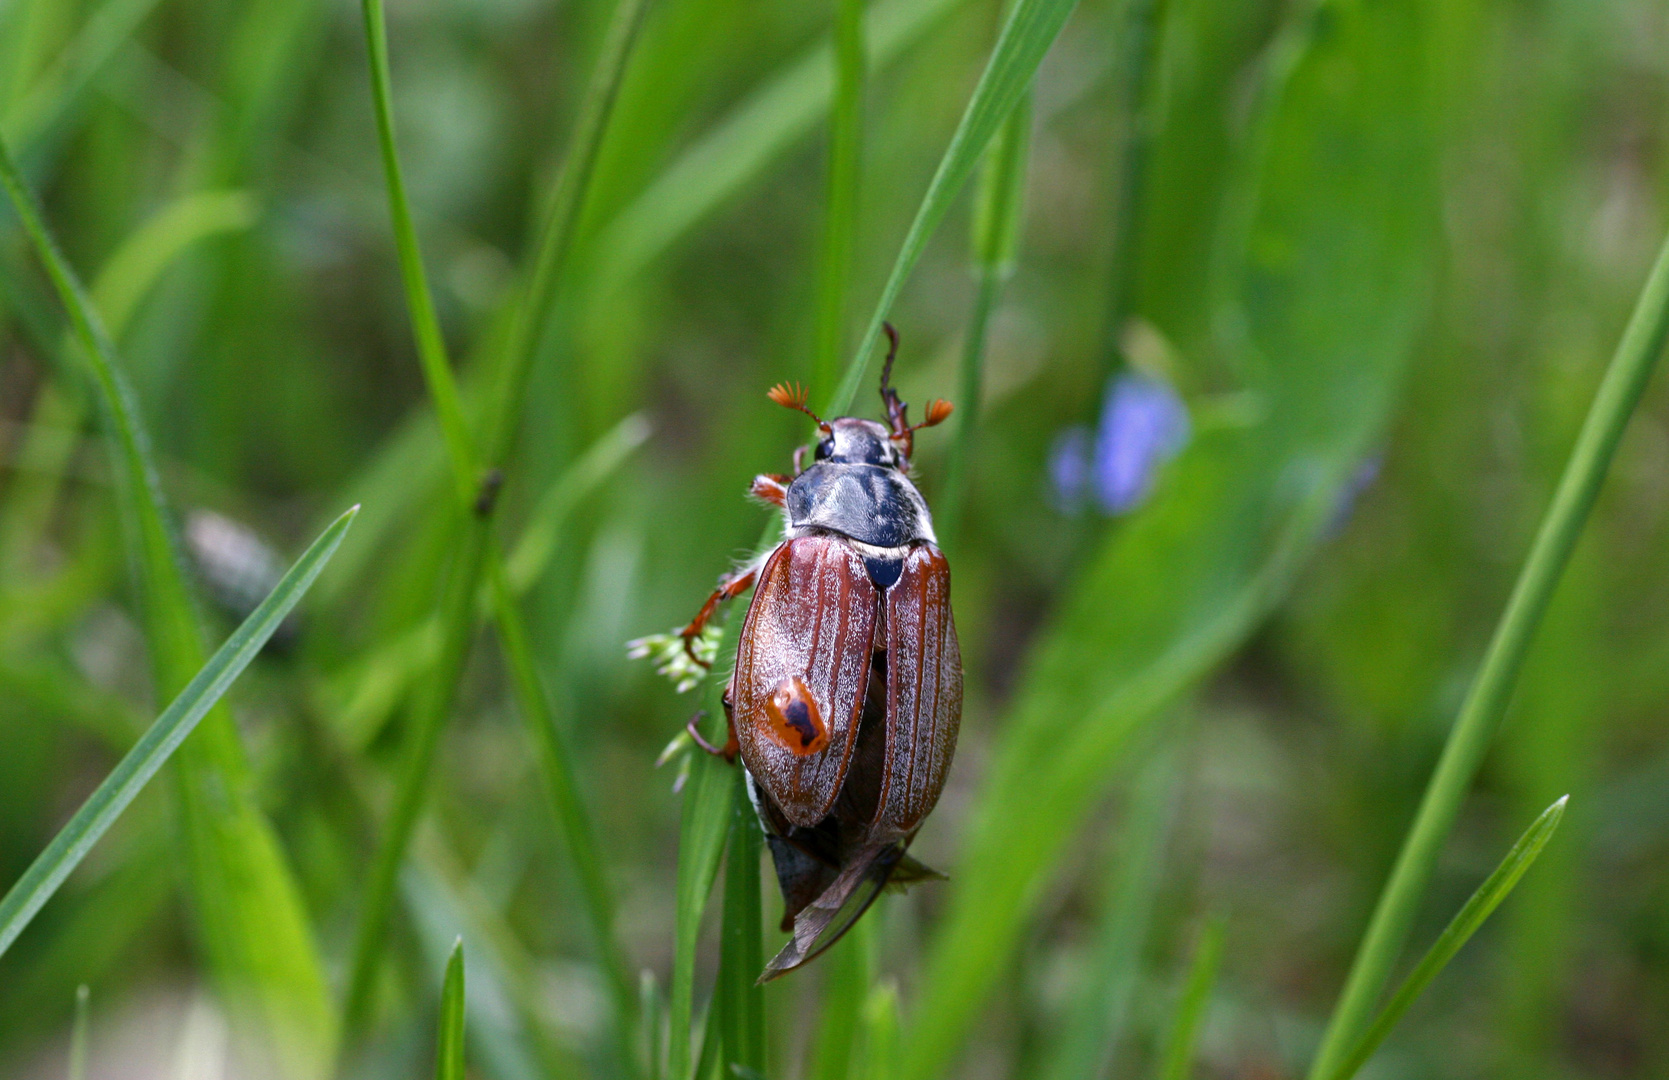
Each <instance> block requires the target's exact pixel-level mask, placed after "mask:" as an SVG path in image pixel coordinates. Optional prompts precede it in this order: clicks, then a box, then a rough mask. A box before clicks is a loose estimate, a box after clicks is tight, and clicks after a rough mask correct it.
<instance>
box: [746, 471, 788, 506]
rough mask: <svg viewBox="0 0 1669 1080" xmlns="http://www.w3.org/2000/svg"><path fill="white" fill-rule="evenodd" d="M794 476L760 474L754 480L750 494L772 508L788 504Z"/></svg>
mask: <svg viewBox="0 0 1669 1080" xmlns="http://www.w3.org/2000/svg"><path fill="white" fill-rule="evenodd" d="M793 481H794V478H793V477H792V476H784V475H782V474H781V473H760V474H759V475H758V476H756V477H754V478H753V486H752V487H750V488H749V489H748V494H749V495H752V496H753V497H754V498H756V499H763V500H765V501H766V502H768V503H770V504H771V505H772V506H783V505H785V504H786V503H787V502H788V485H789V484H791V483H793Z"/></svg>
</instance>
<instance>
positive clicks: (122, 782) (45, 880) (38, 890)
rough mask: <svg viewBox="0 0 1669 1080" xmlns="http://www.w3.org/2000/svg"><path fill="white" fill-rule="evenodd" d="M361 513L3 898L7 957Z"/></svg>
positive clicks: (291, 581) (249, 626) (326, 542)
mask: <svg viewBox="0 0 1669 1080" xmlns="http://www.w3.org/2000/svg"><path fill="white" fill-rule="evenodd" d="M357 512H358V508H357V507H355V508H354V509H352V510H349V511H348V512H347V513H345V514H343V515H342V516H341V517H339V518H337V519H336V523H335V524H333V525H332V526H331V527H330V528H328V529H326V530H325V532H324V534H323V535H322V536H320V537H319V538H318V539H317V540H315V541H313V545H312V546H311V547H309V548H308V549H307V551H306V552H305V553H304V554H303V555H302V557H301V558H300V559H297V560H296V564H295V565H294V566H293V567H291V568H290V572H289V573H287V574H285V575H284V578H283V580H281V581H280V582H279V583H278V586H277V587H276V588H274V589H273V591H272V592H271V593H269V594H268V595H267V598H266V599H265V600H263V601H261V604H260V606H259V607H257V608H256V609H255V611H254V612H253V613H252V614H251V615H250V616H249V618H247V619H245V620H244V621H243V624H242V625H241V626H239V627H238V628H237V630H236V631H234V632H233V634H232V636H231V637H229V638H227V639H226V643H225V644H224V645H222V646H221V647H220V649H219V650H218V651H217V652H216V653H215V654H214V656H213V657H212V658H211V659H210V660H209V662H208V663H207V664H205V665H204V666H203V669H202V670H201V671H199V672H198V673H197V675H196V677H195V678H193V679H192V680H191V682H190V683H189V684H188V685H187V686H186V688H185V690H184V691H182V692H181V694H180V696H179V697H177V698H175V699H174V701H173V703H172V704H170V705H169V706H168V708H167V709H165V710H163V713H162V715H161V716H159V717H157V719H156V722H155V723H153V724H152V725H151V727H150V730H148V731H146V732H145V734H144V735H143V736H141V737H140V739H139V741H138V742H137V743H135V744H134V746H133V749H131V750H129V751H128V752H127V755H126V756H124V757H123V758H122V760H121V761H120V762H119V763H118V764H117V765H116V768H115V769H113V770H111V772H110V775H109V776H107V777H105V779H104V782H103V783H101V784H99V786H98V787H97V788H96V789H95V790H94V791H93V793H92V794H91V795H89V796H88V797H87V801H86V802H84V803H82V804H81V809H79V810H77V811H76V812H75V815H74V816H73V817H71V818H70V820H69V822H68V823H67V824H66V825H65V826H64V827H63V828H62V829H60V830H59V831H58V835H56V836H54V837H53V838H52V842H51V843H50V844H48V845H47V847H46V850H45V851H43V852H41V854H40V855H39V856H37V857H36V859H35V861H34V862H33V863H31V864H30V865H29V869H27V870H25V871H24V872H23V876H22V877H21V878H19V879H18V880H17V883H16V884H14V885H13V886H12V887H11V889H10V890H9V891H8V892H7V893H6V895H5V898H4V899H0V954H4V953H5V951H6V949H7V948H8V947H9V946H10V945H11V944H12V942H13V941H15V940H17V936H18V934H20V933H22V932H23V928H24V927H26V926H28V925H29V921H30V920H31V919H33V918H34V917H35V914H36V912H38V911H40V909H41V906H42V905H43V904H45V903H46V902H47V900H49V899H51V897H52V894H53V893H55V892H57V891H58V887H59V886H60V885H62V884H63V883H64V879H65V878H66V877H68V876H69V874H70V871H72V870H74V869H75V868H76V866H77V865H79V864H80V862H81V860H82V859H83V858H85V857H86V855H87V852H88V851H89V850H91V849H92V846H93V845H94V844H95V843H97V842H98V839H99V837H101V836H103V835H104V833H105V831H106V830H107V829H109V828H110V826H111V825H112V824H114V823H115V821H116V819H117V818H118V817H120V816H121V814H122V811H123V810H126V809H127V807H128V804H129V803H131V802H133V800H134V797H135V796H137V795H138V794H139V792H140V791H142V790H143V789H144V787H145V785H146V784H147V783H149V782H150V779H151V777H153V776H155V775H156V772H157V770H158V769H160V768H162V765H163V763H164V762H166V761H167V760H168V758H169V756H170V755H172V754H173V753H174V751H175V750H176V749H178V748H179V745H180V743H181V742H183V741H184V740H185V737H186V736H187V735H190V734H191V732H192V731H193V730H194V729H195V728H196V727H197V724H198V722H199V721H200V720H202V719H203V716H204V715H205V714H206V713H207V712H208V711H209V709H210V708H211V707H212V706H213V705H214V704H215V702H217V701H219V700H220V697H221V695H222V694H224V693H225V692H226V689H227V688H228V687H229V686H231V685H232V682H233V680H235V679H236V678H237V677H238V676H239V675H240V674H242V672H243V669H244V668H245V667H248V666H249V662H250V661H251V660H253V659H254V658H255V655H256V654H257V653H259V652H260V651H261V647H262V646H263V645H265V644H266V642H267V639H268V638H270V637H271V636H272V634H273V631H275V630H277V629H278V624H279V623H281V622H283V621H284V617H285V616H286V615H288V614H289V613H290V609H292V608H294V607H295V606H296V604H297V602H298V601H300V600H301V598H302V596H303V595H304V594H305V593H306V592H307V589H308V586H310V585H312V584H313V580H314V579H315V578H316V577H318V576H319V571H321V570H323V569H324V566H325V563H327V562H329V561H330V557H331V555H332V554H334V553H335V551H336V548H337V545H339V544H340V543H341V542H342V536H343V534H345V533H346V532H347V531H348V526H349V525H351V524H353V519H354V514H356V513H357Z"/></svg>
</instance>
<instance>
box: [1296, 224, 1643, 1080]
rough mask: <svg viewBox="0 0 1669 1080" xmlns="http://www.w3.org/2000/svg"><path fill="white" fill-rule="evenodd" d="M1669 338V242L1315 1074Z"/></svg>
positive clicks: (1392, 931) (1359, 996)
mask: <svg viewBox="0 0 1669 1080" xmlns="http://www.w3.org/2000/svg"><path fill="white" fill-rule="evenodd" d="M1666 337H1669V240H1665V242H1664V244H1663V247H1662V248H1661V249H1660V250H1659V252H1658V257H1657V262H1656V264H1655V265H1654V266H1653V267H1652V271H1651V275H1650V276H1649V277H1648V278H1647V280H1646V284H1645V287H1644V288H1643V289H1642V290H1641V292H1640V298H1639V300H1638V301H1637V303H1636V304H1635V308H1634V313H1633V314H1632V315H1631V316H1630V317H1629V321H1628V326H1627V328H1626V329H1625V330H1624V331H1623V336H1622V340H1621V341H1619V342H1618V344H1617V351H1616V352H1615V354H1613V356H1612V358H1611V363H1610V366H1609V367H1608V368H1607V369H1606V372H1605V378H1604V380H1603V381H1602V382H1601V383H1600V386H1599V390H1598V391H1597V392H1596V393H1595V395H1594V400H1593V403H1592V405H1590V406H1589V409H1588V415H1587V418H1586V419H1585V420H1584V421H1583V424H1582V431H1581V433H1580V434H1579V435H1578V436H1577V439H1576V445H1575V446H1574V447H1572V449H1571V454H1570V458H1569V460H1568V461H1567V462H1566V464H1565V471H1564V475H1563V476H1562V477H1561V478H1560V480H1559V487H1558V490H1557V491H1556V492H1555V493H1554V495H1553V502H1552V504H1551V505H1550V506H1549V507H1548V508H1547V513H1546V514H1545V516H1543V518H1542V522H1541V527H1540V528H1539V529H1538V531H1537V533H1536V539H1535V543H1534V544H1533V546H1532V547H1531V548H1530V554H1529V557H1528V558H1526V559H1525V562H1524V567H1523V569H1522V570H1521V571H1520V572H1519V575H1518V581H1517V583H1515V584H1514V586H1513V591H1512V596H1511V597H1510V598H1509V599H1508V600H1507V606H1506V609H1505V610H1504V611H1503V612H1502V613H1501V621H1500V622H1499V623H1498V624H1497V626H1496V629H1495V636H1494V637H1493V638H1492V639H1491V641H1490V643H1489V650H1488V652H1486V653H1485V654H1484V660H1483V664H1482V665H1481V666H1480V667H1479V669H1478V674H1477V676H1476V677H1475V678H1474V680H1473V682H1472V687H1471V689H1470V690H1469V691H1468V692H1467V695H1466V700H1465V701H1464V702H1463V703H1462V705H1461V708H1460V715H1459V717H1458V718H1457V719H1456V720H1455V725H1454V727H1453V728H1452V729H1450V731H1449V737H1448V741H1447V742H1446V743H1445V744H1444V747H1443V756H1442V757H1441V758H1440V759H1439V760H1438V763H1437V768H1436V770H1435V771H1434V772H1433V773H1432V776H1431V780H1430V782H1429V783H1428V784H1427V786H1426V792H1425V796H1424V797H1423V798H1422V799H1421V801H1420V809H1419V811H1418V812H1417V813H1416V814H1415V817H1414V821H1413V824H1411V825H1410V826H1409V830H1408V834H1407V836H1406V838H1405V839H1404V841H1403V847H1402V850H1401V852H1400V853H1399V854H1398V855H1397V861H1396V866H1395V867H1394V868H1393V869H1392V871H1391V877H1390V880H1389V881H1387V882H1386V883H1385V888H1384V890H1383V891H1382V892H1381V893H1380V896H1379V903H1378V904H1377V905H1376V906H1375V908H1374V913H1373V919H1372V921H1371V922H1370V923H1369V924H1368V930H1367V933H1366V934H1365V935H1364V936H1363V938H1362V943H1361V945H1360V946H1359V947H1358V949H1357V952H1356V959H1355V960H1354V962H1353V963H1352V964H1351V970H1350V975H1349V977H1348V979H1347V980H1346V982H1345V986H1344V990H1343V992H1342V993H1341V994H1340V995H1339V1001H1338V1004H1337V1006H1335V1008H1334V1010H1333V1016H1332V1019H1331V1020H1330V1021H1329V1022H1328V1025H1327V1032H1326V1034H1325V1035H1324V1036H1323V1038H1322V1043H1321V1048H1320V1049H1319V1050H1318V1051H1317V1053H1316V1058H1315V1061H1314V1062H1313V1063H1312V1065H1311V1068H1310V1076H1311V1077H1312V1078H1320V1077H1324V1076H1330V1075H1332V1073H1333V1072H1334V1070H1335V1069H1336V1068H1337V1067H1338V1064H1339V1062H1340V1060H1341V1058H1342V1056H1343V1054H1344V1051H1345V1049H1346V1047H1348V1046H1350V1045H1351V1044H1353V1043H1354V1042H1355V1041H1356V1039H1357V1037H1358V1035H1359V1033H1360V1032H1361V1030H1362V1029H1363V1026H1364V1025H1365V1024H1366V1023H1367V1020H1368V1016H1369V1014H1370V1012H1371V1010H1372V1009H1373V1006H1374V1002H1375V1001H1377V1000H1378V998H1379V994H1380V991H1381V990H1383V989H1384V987H1385V982H1386V980H1387V979H1388V978H1389V977H1390V973H1391V968H1392V966H1393V965H1394V964H1395V963H1396V959H1397V955H1398V954H1399V953H1400V952H1401V951H1402V948H1403V945H1404V944H1405V943H1406V941H1407V939H1408V932H1409V928H1410V926H1411V925H1412V923H1413V920H1414V914H1415V912H1416V910H1417V909H1418V908H1419V905H1420V899H1421V897H1422V896H1423V895H1424V894H1425V890H1426V883H1427V882H1428V881H1430V879H1431V873H1432V868H1433V867H1434V866H1435V865H1436V863H1437V857H1438V855H1439V854H1440V853H1441V851H1442V848H1443V842H1444V841H1445V840H1446V839H1448V836H1449V832H1450V830H1451V829H1452V828H1453V827H1454V823H1455V817H1456V815H1458V814H1459V813H1460V806H1461V803H1462V802H1463V801H1464V799H1465V798H1466V792H1467V789H1468V788H1470V787H1471V785H1472V778H1473V777H1474V776H1475V775H1476V774H1477V771H1478V766H1479V765H1480V764H1482V762H1483V758H1484V754H1485V752H1486V751H1487V750H1488V749H1489V744H1490V741H1491V739H1492V738H1493V737H1494V735H1495V731H1496V729H1497V728H1498V727H1500V724H1501V717H1502V714H1503V713H1504V712H1505V711H1506V707H1507V701H1508V699H1509V698H1510V696H1511V694H1512V688H1513V683H1514V682H1515V681H1516V679H1517V677H1518V672H1519V669H1520V668H1521V667H1522V666H1523V664H1524V655H1525V653H1526V651H1528V649H1529V647H1530V641H1531V639H1532V638H1533V637H1534V636H1535V632H1536V627H1537V626H1538V625H1539V624H1540V623H1541V619H1542V616H1543V614H1545V613H1546V611H1547V604H1548V601H1549V600H1550V599H1551V598H1552V596H1553V591H1554V588H1555V587H1556V586H1557V585H1558V584H1559V579H1560V576H1561V575H1562V574H1563V572H1564V569H1565V564H1566V563H1568V562H1569V561H1570V554H1571V550H1572V549H1573V548H1574V547H1575V546H1576V540H1577V537H1578V536H1580V535H1581V533H1582V527H1583V525H1585V524H1586V523H1587V520H1588V513H1589V511H1590V510H1592V509H1593V505H1594V500H1595V499H1596V498H1597V497H1598V496H1599V489H1600V485H1601V484H1602V483H1603V482H1604V480H1605V474H1606V471H1607V470H1608V469H1609V467H1610V465H1611V458H1612V456H1613V455H1614V454H1615V453H1616V449H1617V443H1618V441H1619V440H1620V439H1621V438H1622V436H1623V429H1624V428H1625V427H1627V426H1628V420H1629V417H1630V415H1632V414H1633V412H1634V407H1635V405H1636V404H1637V403H1638V402H1639V400H1640V395H1641V394H1642V393H1643V392H1644V391H1645V389H1646V383H1647V381H1648V380H1649V379H1650V378H1651V374H1652V370H1653V368H1654V367H1655V366H1656V364H1657V360H1658V357H1659V355H1660V354H1661V353H1662V352H1663V345H1664V339H1665V338H1666Z"/></svg>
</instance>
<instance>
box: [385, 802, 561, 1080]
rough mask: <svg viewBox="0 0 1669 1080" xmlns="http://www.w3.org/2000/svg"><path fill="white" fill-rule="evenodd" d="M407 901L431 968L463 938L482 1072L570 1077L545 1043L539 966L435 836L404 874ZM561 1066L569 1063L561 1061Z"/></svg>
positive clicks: (502, 1077)
mask: <svg viewBox="0 0 1669 1080" xmlns="http://www.w3.org/2000/svg"><path fill="white" fill-rule="evenodd" d="M400 896H401V901H402V903H403V904H404V905H405V908H406V910H407V911H408V912H409V913H410V915H411V920H412V925H413V928H414V929H415V930H416V933H417V937H418V940H419V943H420V945H421V949H422V955H423V958H424V960H425V962H427V963H431V964H436V965H439V964H443V963H445V961H446V959H447V957H448V955H449V954H450V953H451V951H452V949H453V948H454V946H455V945H456V943H457V942H458V940H459V939H460V938H461V939H462V941H463V943H464V951H465V953H467V954H468V956H469V996H468V998H467V1000H466V1001H465V1003H464V1029H465V1032H466V1037H467V1039H468V1041H469V1045H470V1047H471V1050H470V1053H471V1054H472V1055H473V1056H474V1057H475V1059H476V1062H477V1064H478V1066H479V1067H480V1069H481V1070H482V1071H483V1072H485V1073H486V1074H487V1075H489V1076H492V1077H494V1078H495V1080H540V1078H541V1077H543V1076H548V1075H557V1076H561V1075H565V1074H566V1073H567V1072H569V1071H571V1070H569V1069H568V1068H567V1066H569V1065H571V1064H572V1063H571V1062H568V1061H563V1060H550V1058H552V1057H553V1055H551V1054H550V1053H548V1052H547V1050H548V1048H549V1044H548V1043H547V1042H546V1041H545V1040H542V1039H541V1038H540V1037H539V1032H540V1029H541V1023H540V1020H539V1017H538V1015H537V1012H538V1004H537V1001H538V991H537V990H536V989H535V988H534V986H533V980H534V978H535V975H534V964H533V962H532V960H531V958H529V957H528V956H527V955H526V954H525V953H523V952H522V951H521V950H520V949H519V948H518V943H517V941H516V939H515V937H514V935H513V934H512V933H511V932H510V928H509V927H508V926H507V925H506V924H505V922H504V920H503V918H502V917H501V915H500V913H499V912H498V911H497V910H495V908H494V906H493V903H492V901H491V900H489V899H488V898H487V897H485V896H482V895H481V894H480V892H479V890H477V889H476V888H475V887H474V885H473V883H472V882H469V881H467V880H461V879H460V872H459V870H458V869H457V860H456V857H455V855H454V854H453V853H451V852H447V851H446V850H445V849H444V848H443V847H442V845H441V843H440V842H439V838H438V837H436V836H435V835H434V833H433V832H431V833H430V834H429V836H428V837H422V838H420V839H419V840H418V841H417V842H415V843H414V844H413V851H412V857H411V858H410V859H408V860H406V865H405V866H404V867H403V868H402V869H401V871H400ZM554 1056H556V1057H558V1058H561V1057H564V1056H565V1055H554Z"/></svg>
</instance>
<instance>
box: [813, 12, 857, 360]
mask: <svg viewBox="0 0 1669 1080" xmlns="http://www.w3.org/2000/svg"><path fill="white" fill-rule="evenodd" d="M863 24H864V0H835V17H834V60H835V65H834V66H835V85H834V107H833V110H832V112H831V113H830V115H829V150H828V172H827V175H826V180H825V182H824V192H825V196H824V204H823V237H822V243H821V247H820V258H819V259H818V265H817V331H816V339H815V342H814V346H813V351H812V367H811V385H812V386H831V385H833V384H834V381H835V380H836V379H837V378H839V377H840V355H841V350H842V348H843V346H844V344H845V336H846V316H847V310H848V308H849V307H850V298H851V293H852V257H853V252H854V251H855V249H856V247H857V235H858V179H859V176H860V175H861V168H860V166H861V164H862V162H861V160H860V154H861V150H862V145H863V97H864V86H865V70H864V69H865V46H864V25H863Z"/></svg>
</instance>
